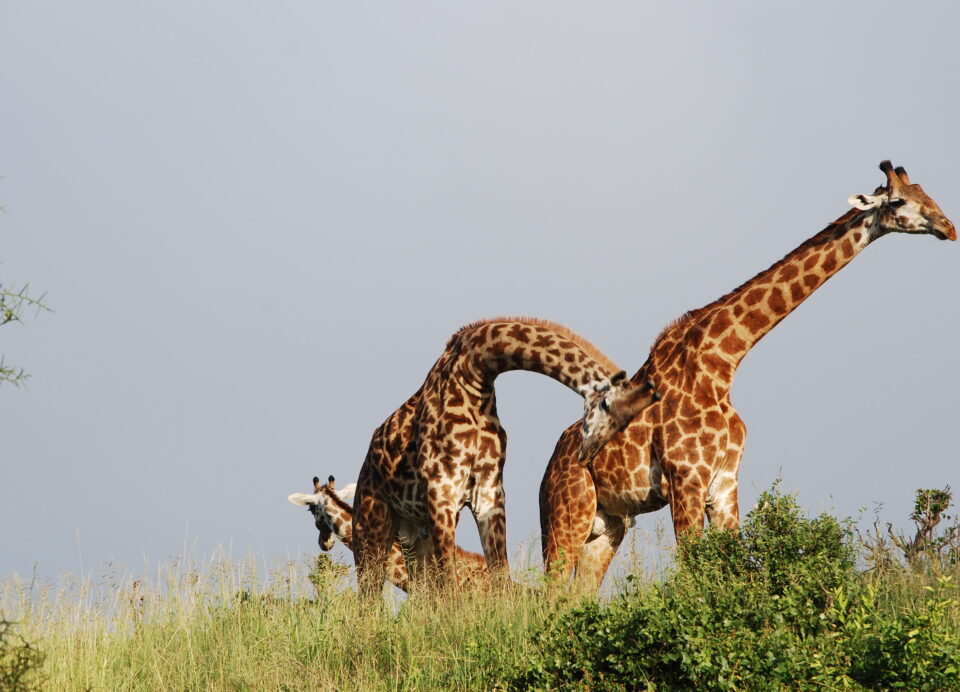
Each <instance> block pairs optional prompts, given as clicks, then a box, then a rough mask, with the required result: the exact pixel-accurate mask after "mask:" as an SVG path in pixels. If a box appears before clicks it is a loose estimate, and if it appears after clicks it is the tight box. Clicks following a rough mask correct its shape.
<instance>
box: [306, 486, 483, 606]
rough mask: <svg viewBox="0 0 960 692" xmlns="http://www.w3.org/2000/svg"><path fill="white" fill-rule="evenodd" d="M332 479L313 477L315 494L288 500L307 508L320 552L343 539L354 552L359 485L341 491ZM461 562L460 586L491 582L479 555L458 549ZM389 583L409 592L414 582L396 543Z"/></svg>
mask: <svg viewBox="0 0 960 692" xmlns="http://www.w3.org/2000/svg"><path fill="white" fill-rule="evenodd" d="M334 483H335V481H334V478H333V476H330V478H329V479H328V480H327V483H326V484H325V485H321V484H320V479H319V478H318V477H317V476H314V477H313V494H307V493H292V494H290V495H289V496H288V497H287V499H288V500H289V501H290V502H292V503H293V504H295V505H299V506H301V507H306V508H307V509H308V510H309V511H310V514H311V516H312V517H313V520H314V525H315V526H316V527H317V531H318V532H319V535H318V537H317V542H318V543H319V544H320V549H321V550H323V551H324V552H327V551H329V550H331V549H332V548H333V544H334V539H340V542H341V543H343V544H344V545H345V546H346V547H347V549H348V550H351V551H352V550H353V505H351V504H350V503H351V502H352V501H353V496H354V492H355V491H356V487H357V484H356V483H351V484H349V485H346V486H344V487H342V488H340V490H337V489H336V488H335V487H334ZM456 550H457V561H458V564H460V565H461V566H462V567H463V568H462V569H461V570H460V571H459V573H458V576H459V577H460V585H461V586H467V585H471V586H473V585H480V584H484V583H486V582H487V581H488V577H489V576H490V573H489V572H488V571H487V560H486V558H484V557H483V555H480V554H478V553H472V552H470V551H467V550H464V549H463V548H461V547H460V546H457V547H456ZM386 575H387V581H389V582H390V583H391V584H393V585H394V586H396V587H397V588H398V589H400V590H401V591H409V586H410V581H409V574H408V572H407V565H406V562H405V561H404V559H403V551H402V550H401V549H400V544H399V543H397V542H396V541H394V542H393V544H392V545H391V546H390V552H389V555H388V558H387V568H386Z"/></svg>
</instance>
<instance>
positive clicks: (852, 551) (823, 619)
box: [512, 489, 960, 690]
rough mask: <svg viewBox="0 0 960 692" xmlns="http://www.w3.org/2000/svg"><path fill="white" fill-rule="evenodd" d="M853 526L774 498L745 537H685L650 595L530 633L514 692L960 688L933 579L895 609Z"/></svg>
mask: <svg viewBox="0 0 960 692" xmlns="http://www.w3.org/2000/svg"><path fill="white" fill-rule="evenodd" d="M855 556H856V547H855V545H854V542H853V540H852V533H851V527H850V526H849V524H843V523H840V522H838V521H837V520H836V519H834V518H833V517H830V516H828V515H821V516H819V517H816V518H813V519H811V518H807V517H805V516H804V515H803V513H802V511H801V510H800V508H799V506H798V505H797V503H796V500H795V499H794V498H793V497H790V496H784V495H781V494H779V493H778V492H777V490H776V489H774V490H773V491H771V492H767V493H764V494H763V495H762V496H761V498H760V501H759V502H758V504H757V507H756V508H755V509H754V510H753V511H752V512H750V514H749V515H748V516H747V517H746V518H745V520H744V523H743V526H742V528H741V531H740V534H739V535H737V534H734V533H732V532H729V531H719V530H711V531H708V532H707V533H706V534H705V535H704V536H703V537H702V538H691V539H687V540H683V541H681V543H680V545H679V546H678V554H677V566H676V568H675V569H674V570H673V571H672V572H671V573H670V574H669V575H668V576H667V578H666V580H665V581H664V582H663V583H661V584H659V585H657V586H654V587H652V588H646V589H640V588H632V589H629V590H628V591H627V592H626V593H624V594H623V595H622V596H621V597H619V598H617V599H616V600H614V601H613V602H612V603H610V604H609V605H606V606H603V605H600V604H597V603H593V602H587V603H584V604H582V605H580V606H579V607H577V608H575V609H573V610H571V611H569V612H568V613H566V614H564V615H563V616H561V617H560V618H559V619H558V620H557V621H556V622H555V623H554V624H552V625H549V626H547V627H546V628H544V629H541V630H540V631H539V632H537V633H536V634H535V636H534V642H535V653H534V654H532V655H529V656H528V657H527V658H526V661H525V665H524V667H523V669H522V670H520V671H518V673H517V674H516V675H515V677H514V678H513V680H512V686H513V687H514V688H518V689H528V688H537V689H558V688H561V689H562V688H567V689H570V688H572V689H581V688H589V689H595V690H626V689H631V690H632V689H693V688H696V689H714V690H730V689H771V688H772V689H777V688H782V687H788V688H791V689H822V688H824V687H827V688H847V689H863V688H868V689H870V688H893V687H904V688H908V689H938V690H940V689H960V677H958V671H957V669H958V667H960V663H958V659H960V641H958V638H957V634H956V632H955V631H954V628H955V623H954V624H953V625H951V624H950V618H949V617H947V614H948V613H956V609H957V605H958V604H957V601H956V599H954V598H952V597H951V596H950V595H949V592H950V589H951V588H952V583H951V582H950V580H949V578H943V579H941V581H940V583H939V584H938V586H937V587H935V588H933V590H932V591H927V592H926V593H927V596H928V597H927V598H925V599H921V600H919V601H917V602H915V603H908V604H901V603H898V602H897V601H896V599H893V598H891V597H890V595H889V594H887V593H885V592H883V591H882V590H881V588H880V586H878V585H877V584H871V583H870V582H868V581H867V579H866V578H865V577H864V576H863V575H861V574H859V573H857V572H856V570H855V569H854V559H855Z"/></svg>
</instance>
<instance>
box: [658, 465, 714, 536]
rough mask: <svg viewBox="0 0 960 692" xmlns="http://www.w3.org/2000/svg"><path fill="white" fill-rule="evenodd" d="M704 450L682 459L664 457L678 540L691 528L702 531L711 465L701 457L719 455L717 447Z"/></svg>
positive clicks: (675, 533)
mask: <svg viewBox="0 0 960 692" xmlns="http://www.w3.org/2000/svg"><path fill="white" fill-rule="evenodd" d="M704 451H705V452H707V454H703V453H701V454H689V455H688V456H687V458H682V459H679V460H676V459H670V458H667V459H664V460H663V472H664V476H665V478H666V480H667V484H668V488H669V492H670V515H671V518H672V519H673V532H674V535H676V537H677V538H678V539H679V538H680V537H681V536H682V535H683V534H684V533H686V532H688V531H693V532H695V533H698V534H699V533H702V532H703V523H704V520H705V519H706V511H707V490H708V485H709V482H710V468H709V466H708V465H707V464H705V463H703V461H702V460H703V459H704V458H711V459H712V458H715V457H716V451H715V450H713V449H708V450H704Z"/></svg>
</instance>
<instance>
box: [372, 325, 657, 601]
mask: <svg viewBox="0 0 960 692" xmlns="http://www.w3.org/2000/svg"><path fill="white" fill-rule="evenodd" d="M509 370H529V371H532V372H538V373H540V374H543V375H546V376H548V377H551V378H553V379H555V380H557V381H558V382H560V383H562V384H564V385H566V386H567V387H569V388H570V389H572V390H574V391H575V392H577V393H578V394H580V395H581V396H582V397H584V416H583V419H582V423H581V438H580V441H579V442H578V445H579V455H580V457H581V458H584V459H587V458H590V457H591V456H592V455H594V454H596V452H597V451H598V450H599V449H600V448H601V447H602V446H603V444H604V443H605V442H606V441H607V440H609V439H610V438H611V437H612V436H613V435H615V434H616V433H617V432H618V431H619V430H621V429H623V428H624V427H625V426H626V425H627V423H628V422H629V421H630V420H632V419H633V417H634V416H635V415H636V414H637V413H639V412H640V411H642V410H643V409H644V408H646V407H647V406H649V405H651V404H652V403H653V402H654V401H656V398H657V393H656V392H655V391H654V387H653V384H652V382H649V381H640V382H636V383H634V382H630V381H628V380H627V379H626V373H625V372H623V371H622V370H620V368H618V367H617V366H616V365H614V363H613V362H612V361H611V360H610V359H609V358H607V357H606V356H605V355H604V354H603V353H601V352H600V351H599V350H598V349H597V348H596V347H595V346H593V345H592V344H591V343H590V342H588V341H587V340H586V339H584V338H583V337H582V336H580V335H579V334H576V333H575V332H573V331H572V330H570V329H568V328H567V327H564V326H562V325H560V324H557V323H555V322H550V321H547V320H541V319H537V318H530V317H501V318H494V319H487V320H480V321H478V322H474V323H472V324H468V325H466V326H465V327H462V328H461V329H460V330H459V331H458V332H456V333H455V334H454V335H453V336H451V337H450V339H449V341H448V342H447V346H446V350H445V351H444V352H443V353H442V354H441V356H440V358H439V359H438V360H437V362H436V363H435V364H434V365H433V367H432V368H431V369H430V371H429V372H428V374H427V377H426V380H425V381H424V383H423V385H422V386H421V387H420V389H419V390H418V391H417V392H416V393H414V394H413V396H411V397H410V398H409V399H408V400H407V401H406V402H404V403H403V404H402V405H401V406H400V407H399V408H398V409H397V410H396V411H394V413H392V414H391V415H390V416H389V417H388V418H387V419H386V421H384V423H383V424H382V425H381V426H380V427H378V428H377V429H376V430H375V431H374V433H373V437H372V439H371V441H370V447H369V450H368V452H367V456H366V459H365V460H364V462H363V466H362V467H361V469H360V476H359V478H358V479H357V491H356V497H355V498H354V506H353V510H354V516H353V553H354V559H355V561H356V565H357V581H358V584H359V586H360V590H361V592H362V593H365V594H370V593H372V592H373V589H375V588H377V587H378V585H379V584H382V583H383V570H384V566H385V565H386V557H387V552H388V550H389V548H390V545H391V544H392V542H393V541H395V540H397V539H398V537H399V539H400V540H401V544H402V547H403V548H404V549H405V550H412V551H414V552H415V555H416V559H417V565H416V566H417V567H418V568H422V567H424V566H425V563H426V561H427V559H428V558H429V559H430V560H431V561H432V562H433V563H435V564H436V565H437V566H438V567H439V568H440V573H441V574H442V575H443V576H444V577H446V580H447V581H448V582H450V583H457V581H458V580H457V579H456V578H455V576H456V570H457V565H456V562H457V561H456V555H455V550H454V545H455V543H454V534H455V532H456V526H457V521H458V519H459V515H460V510H461V509H463V507H465V506H468V507H470V510H471V512H472V513H473V516H474V518H475V520H476V522H477V528H478V529H479V531H480V538H481V543H482V545H483V552H484V555H485V557H486V560H487V564H488V566H489V568H490V571H491V573H492V574H497V575H502V574H503V573H504V572H505V571H506V568H507V551H506V517H505V513H504V492H503V464H504V452H505V449H506V441H507V437H506V432H505V431H504V430H503V427H502V426H501V424H500V420H499V419H498V417H497V408H496V396H495V393H494V387H493V383H494V380H495V379H496V377H497V376H498V375H499V374H500V373H503V372H507V371H509Z"/></svg>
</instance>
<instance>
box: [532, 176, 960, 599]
mask: <svg viewBox="0 0 960 692" xmlns="http://www.w3.org/2000/svg"><path fill="white" fill-rule="evenodd" d="M880 169H881V170H882V171H883V172H884V173H885V174H886V177H887V184H886V185H885V186H882V187H879V188H877V189H876V190H875V192H874V193H873V194H872V195H854V196H853V197H850V199H849V202H850V204H851V205H852V206H853V209H850V210H849V211H847V213H845V214H844V215H843V216H841V217H840V218H839V219H837V220H836V221H834V222H833V223H831V224H830V225H828V226H827V227H826V228H825V229H824V230H823V231H821V232H820V233H817V234H816V235H814V236H813V237H812V238H810V239H809V240H807V241H806V242H804V243H802V244H801V245H800V246H799V247H798V248H796V249H795V250H794V251H793V252H791V253H789V254H788V255H787V256H786V257H784V258H783V259H782V260H780V261H779V262H776V263H775V264H773V265H772V266H771V267H770V268H769V269H766V270H764V271H762V272H760V273H759V274H757V275H756V276H755V277H754V278H752V279H750V280H749V281H747V282H746V283H744V284H743V285H741V286H740V287H739V288H737V289H735V290H733V291H732V292H730V293H728V294H727V295H725V296H722V297H721V298H719V299H717V300H715V301H714V302H712V303H710V304H708V305H706V306H704V307H702V308H700V309H698V310H694V311H692V312H689V313H687V314H685V315H683V316H682V317H681V318H680V319H678V320H676V321H675V322H674V323H672V324H670V325H669V326H667V328H666V329H664V330H663V332H662V333H661V334H660V336H659V337H658V338H657V340H656V341H655V342H654V344H653V346H652V347H651V350H650V355H649V357H648V358H647V361H646V362H645V363H644V364H643V366H642V367H641V368H640V370H639V371H638V372H637V374H636V375H635V376H634V379H641V380H643V379H646V378H651V377H652V378H654V379H655V380H656V381H657V384H658V388H659V390H660V393H661V396H662V401H661V402H660V403H659V404H658V405H656V406H652V407H651V408H650V409H648V410H647V411H646V412H644V414H643V415H642V416H640V417H638V418H637V419H636V420H635V421H634V422H633V423H631V424H630V425H629V426H628V427H627V429H626V430H625V431H624V433H623V434H622V435H618V436H617V437H615V438H614V439H613V440H612V441H611V442H610V443H609V444H608V445H607V446H606V447H604V448H603V450H601V451H600V453H599V454H597V456H596V457H595V458H594V459H593V460H592V462H591V463H590V467H589V468H587V467H585V466H584V465H582V464H580V463H578V461H577V459H576V449H577V445H578V444H579V441H580V438H579V430H578V429H577V428H576V427H574V426H571V427H570V428H568V429H567V430H566V431H565V432H564V433H563V435H562V436H561V437H560V440H559V441H558V442H557V446H556V449H555V451H554V453H553V456H552V457H551V459H550V463H549V465H548V467H547V471H546V473H545V475H544V477H543V480H542V482H541V485H540V524H541V530H542V534H543V536H542V541H543V546H542V547H543V556H544V563H545V566H546V567H547V569H548V571H551V572H552V573H553V574H554V575H555V576H556V577H557V578H559V579H561V580H564V581H565V580H566V579H567V578H568V577H569V575H570V572H571V571H572V570H573V569H574V568H576V570H577V581H578V582H580V583H581V584H582V585H583V586H584V587H586V588H597V587H599V585H600V581H601V580H602V579H603V576H604V574H605V573H606V571H607V568H608V567H609V565H610V561H611V560H612V559H613V555H614V553H615V552H616V550H617V548H618V547H619V545H620V543H621V541H622V540H623V537H624V534H625V532H626V529H627V527H628V526H629V524H630V523H632V519H633V517H634V516H635V515H637V514H640V513H644V512H652V511H654V510H657V509H660V508H661V507H663V506H664V505H667V504H669V505H670V511H671V516H672V519H673V528H674V533H675V535H677V536H679V535H680V534H682V533H683V532H685V531H688V530H695V531H701V530H702V529H703V525H704V518H705V517H706V519H707V520H709V521H710V523H711V524H713V525H718V526H721V527H729V528H733V529H736V528H738V527H739V522H740V516H739V508H738V503H737V473H738V469H739V466H740V459H741V456H742V455H743V446H744V440H745V438H746V432H747V430H746V426H745V425H744V423H743V421H742V420H741V418H740V416H739V415H737V412H736V410H735V409H734V408H733V406H732V405H731V403H730V387H731V385H732V383H733V377H734V374H735V373H736V371H737V367H738V366H739V365H740V362H741V361H742V360H743V358H744V356H746V354H747V353H748V352H749V351H750V349H751V348H753V346H754V345H755V344H756V343H757V342H758V341H759V340H760V339H761V338H763V336H764V335H765V334H766V333H767V332H769V331H770V330H771V329H773V328H774V327H775V326H776V325H777V324H778V323H779V322H780V320H782V319H783V318H784V317H786V316H787V315H788V314H790V312H792V311H793V310H794V309H795V308H796V307H797V306H799V305H800V304H801V303H802V302H803V301H804V300H806V299H807V297H809V296H810V294H812V293H813V292H814V291H816V290H817V289H818V288H819V287H820V286H822V285H823V283H824V282H825V281H826V280H827V279H829V278H830V277H831V276H833V275H834V274H835V273H837V272H838V271H840V270H841V269H842V268H843V267H844V266H846V265H847V263H848V262H850V261H851V260H852V259H853V258H854V257H856V256H857V254H859V253H860V251H861V250H863V249H864V248H865V247H866V246H867V245H869V244H870V243H871V242H873V241H874V240H876V239H878V238H880V237H882V236H884V235H887V234H888V233H914V234H929V235H933V236H934V237H936V238H939V239H941V240H946V239H949V240H956V238H957V233H956V229H955V228H954V226H953V223H952V222H951V221H950V220H949V219H947V217H946V216H945V215H944V214H943V212H942V211H941V210H940V208H939V207H938V206H937V204H936V202H934V201H933V200H932V199H931V198H930V197H928V196H927V195H926V193H924V191H923V190H922V189H921V187H920V186H919V185H915V184H911V183H910V179H909V177H908V176H907V173H906V171H905V170H904V169H903V168H896V169H895V168H893V166H892V165H891V164H890V162H889V161H884V162H883V163H881V164H880Z"/></svg>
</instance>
